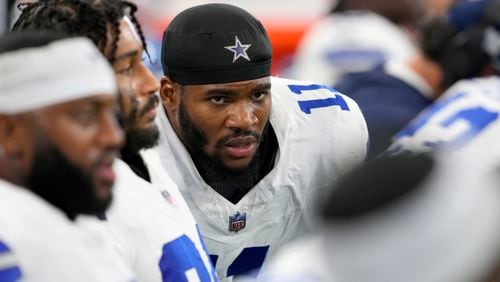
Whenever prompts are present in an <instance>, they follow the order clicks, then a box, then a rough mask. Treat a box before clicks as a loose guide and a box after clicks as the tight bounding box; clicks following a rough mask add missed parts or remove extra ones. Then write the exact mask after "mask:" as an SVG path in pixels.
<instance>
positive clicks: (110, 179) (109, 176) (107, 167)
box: [96, 160, 116, 183]
mask: <svg viewBox="0 0 500 282" xmlns="http://www.w3.org/2000/svg"><path fill="white" fill-rule="evenodd" d="M96 176H97V177H98V178H99V179H100V180H102V181H103V182H106V183H114V182H115V179H116V173H115V171H114V170H113V161H112V160H106V161H104V162H102V163H101V164H100V165H99V166H98V167H97V169H96Z"/></svg>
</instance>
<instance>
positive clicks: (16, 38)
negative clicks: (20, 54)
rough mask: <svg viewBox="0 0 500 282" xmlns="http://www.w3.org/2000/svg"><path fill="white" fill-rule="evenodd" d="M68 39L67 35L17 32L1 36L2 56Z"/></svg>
mask: <svg viewBox="0 0 500 282" xmlns="http://www.w3.org/2000/svg"><path fill="white" fill-rule="evenodd" d="M64 38H68V36H67V35H64V34H60V33H53V32H48V33H47V32H44V33H41V32H29V31H27V32H16V33H12V34H9V33H7V34H4V35H2V36H0V54H2V53H7V52H13V51H16V50H19V49H24V48H36V47H42V46H45V45H48V44H50V43H52V42H54V41H58V40H61V39H64Z"/></svg>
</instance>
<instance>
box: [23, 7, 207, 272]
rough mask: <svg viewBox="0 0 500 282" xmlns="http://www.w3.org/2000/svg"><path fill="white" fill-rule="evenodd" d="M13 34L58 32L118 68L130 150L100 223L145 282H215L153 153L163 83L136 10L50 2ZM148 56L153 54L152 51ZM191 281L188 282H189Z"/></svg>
mask: <svg viewBox="0 0 500 282" xmlns="http://www.w3.org/2000/svg"><path fill="white" fill-rule="evenodd" d="M22 8H23V10H22V14H21V16H20V18H19V19H18V21H17V22H16V23H15V25H14V27H13V29H14V30H15V31H16V30H23V29H35V30H44V31H47V30H56V31H59V32H64V33H66V34H71V35H81V36H86V37H89V38H91V39H92V40H93V41H94V43H95V44H96V45H97V46H98V47H99V48H100V50H101V52H102V53H103V54H104V55H105V56H106V57H107V58H108V60H109V61H110V62H111V63H112V66H113V69H114V71H115V73H116V75H117V80H118V85H119V89H120V92H121V96H120V97H121V107H122V112H123V116H122V118H121V121H122V125H123V127H124V129H125V133H126V144H125V147H124V148H123V149H122V150H121V160H118V161H117V162H116V164H115V168H116V170H117V174H118V181H117V185H116V195H115V201H114V203H113V205H112V207H111V208H110V210H109V211H108V212H107V213H106V214H103V215H101V218H103V219H106V220H107V221H106V223H107V224H108V226H109V227H110V229H111V233H112V234H113V235H114V236H115V237H116V240H115V243H116V248H117V250H118V251H119V253H120V254H121V255H122V257H124V258H125V260H126V261H127V262H128V263H129V265H130V266H131V267H132V268H133V270H134V271H135V273H136V274H137V278H138V280H139V281H183V280H185V279H188V278H189V279H195V278H193V277H197V279H199V280H200V281H207V282H209V281H216V275H215V271H214V269H213V266H212V265H211V262H210V259H209V257H208V254H207V253H206V251H205V249H204V246H203V242H202V240H201V237H200V234H199V231H198V227H197V225H196V222H195V220H194V218H193V216H192V214H191V212H190V211H189V208H188V206H187V204H186V203H185V201H184V200H183V198H182V195H181V194H180V192H179V190H178V188H177V187H176V185H175V184H174V183H173V182H172V181H171V180H170V178H169V176H168V175H167V171H166V170H165V169H163V167H162V166H161V163H160V161H159V158H158V156H156V155H155V152H154V151H151V150H149V151H148V150H146V151H142V152H140V150H144V149H148V148H151V147H153V146H154V145H155V144H156V142H157V139H158V128H157V126H156V124H155V122H154V119H155V116H156V108H157V105H158V101H159V98H158V96H157V93H156V92H157V90H158V87H159V84H158V82H157V81H156V80H155V78H154V77H153V75H152V73H151V72H150V71H149V70H148V69H147V68H146V66H145V64H144V63H143V61H142V60H143V57H142V55H143V53H144V52H145V50H147V48H146V43H145V40H144V36H143V35H142V32H141V28H140V25H139V22H138V21H137V19H136V17H135V13H136V11H137V8H136V6H135V5H134V4H133V3H130V2H128V1H114V0H102V1H86V0H85V1H81V0H48V1H39V2H36V3H33V4H25V5H24V6H23V7H22ZM146 55H147V51H146ZM186 277H188V278H186Z"/></svg>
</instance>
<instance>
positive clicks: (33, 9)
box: [13, 0, 159, 151]
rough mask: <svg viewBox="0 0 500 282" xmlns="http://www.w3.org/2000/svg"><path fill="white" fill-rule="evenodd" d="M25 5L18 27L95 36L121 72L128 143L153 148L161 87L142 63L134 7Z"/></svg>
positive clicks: (99, 0)
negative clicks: (155, 119) (159, 89)
mask: <svg viewBox="0 0 500 282" xmlns="http://www.w3.org/2000/svg"><path fill="white" fill-rule="evenodd" d="M21 9H22V13H21V15H20V17H19V19H18V20H17V22H16V23H15V24H14V27H13V30H14V31H16V30H40V31H47V30H51V31H57V32H62V33H65V34H69V35H73V36H85V37H88V38H90V39H92V41H93V42H94V43H95V44H96V45H97V46H98V47H99V49H100V50H101V52H102V53H103V54H104V55H105V56H106V57H107V58H108V60H109V61H110V62H111V64H112V66H113V69H114V70H115V73H116V74H117V80H118V85H119V88H120V93H121V96H120V97H121V98H122V99H121V101H120V105H121V106H122V108H123V125H124V128H125V133H126V138H127V142H126V147H127V148H129V149H130V150H132V151H138V150H139V149H141V148H148V147H152V146H154V145H155V144H156V142H157V139H158V135H159V133H158V129H157V127H156V125H155V123H154V122H153V120H154V118H155V116H156V111H155V109H156V106H157V104H158V103H159V98H158V96H157V95H156V92H157V90H158V88H159V85H158V83H157V81H156V80H155V78H154V76H153V74H152V73H151V72H150V71H149V70H148V68H147V67H146V66H145V65H144V63H143V62H142V59H143V58H142V55H143V51H145V50H146V49H145V48H146V42H145V40H144V36H143V34H142V31H141V27H140V25H139V22H138V21H137V19H136V17H135V13H136V11H137V7H136V5H135V4H133V3H130V2H128V1H122V0H44V1H38V2H35V3H32V4H23V5H21ZM146 52H147V50H146Z"/></svg>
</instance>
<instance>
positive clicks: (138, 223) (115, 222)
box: [106, 150, 217, 282]
mask: <svg viewBox="0 0 500 282" xmlns="http://www.w3.org/2000/svg"><path fill="white" fill-rule="evenodd" d="M141 155H142V157H143V159H144V162H145V164H146V166H147V167H148V170H149V173H150V176H151V180H152V183H149V182H147V181H145V180H144V179H142V178H141V177H139V176H137V175H136V174H135V173H134V172H133V171H132V170H131V169H130V167H129V166H128V165H127V164H126V163H124V162H123V161H122V160H117V161H116V162H115V166H114V168H115V171H116V172H117V176H118V177H117V182H116V184H115V191H114V199H113V204H112V205H111V207H110V209H109V210H108V211H107V213H106V219H107V222H108V224H109V227H110V228H111V233H112V234H113V235H114V237H115V238H116V247H117V248H118V252H119V253H120V255H121V256H123V258H124V259H125V261H126V262H127V263H128V265H129V266H131V267H132V269H133V270H134V272H135V274H136V276H137V279H138V281H146V282H156V281H158V282H159V281H206V282H210V281H217V278H216V275H215V270H214V268H213V266H212V263H211V261H210V258H209V256H208V254H207V251H206V248H205V246H204V244H203V242H202V239H201V234H200V233H199V229H198V226H197V225H196V222H195V220H194V218H193V216H192V214H191V212H190V211H189V208H188V206H187V204H186V202H185V201H184V199H183V198H182V195H181V194H180V192H179V190H178V188H177V186H176V185H175V183H173V182H172V180H171V179H170V178H169V177H168V175H167V174H166V171H165V169H163V167H162V166H161V163H160V160H159V158H158V156H157V155H156V152H154V151H151V150H148V151H144V152H141Z"/></svg>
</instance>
